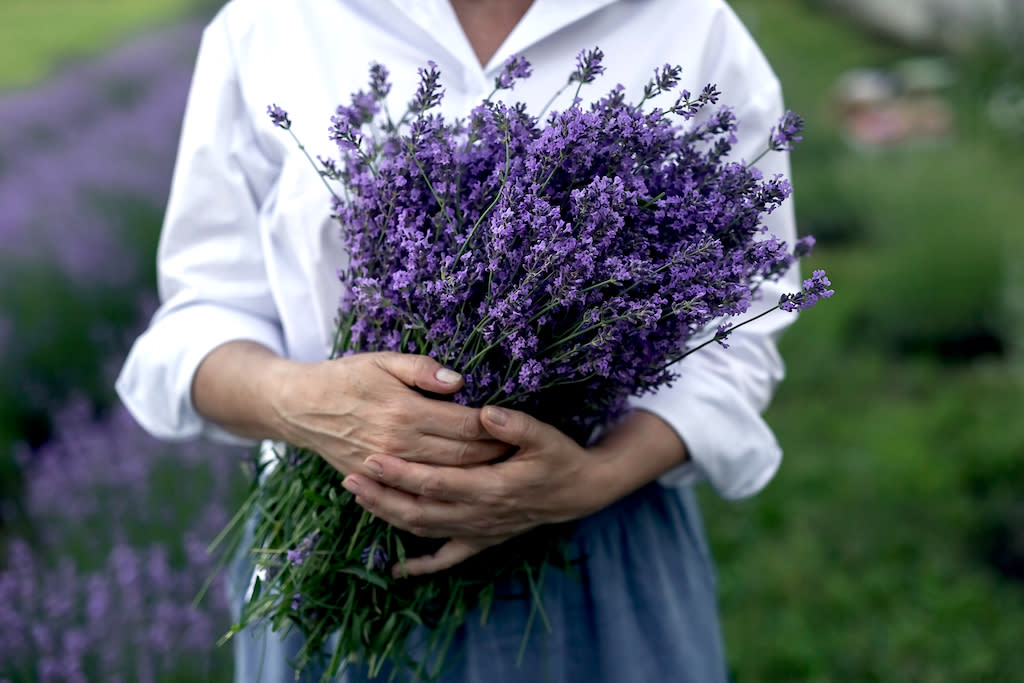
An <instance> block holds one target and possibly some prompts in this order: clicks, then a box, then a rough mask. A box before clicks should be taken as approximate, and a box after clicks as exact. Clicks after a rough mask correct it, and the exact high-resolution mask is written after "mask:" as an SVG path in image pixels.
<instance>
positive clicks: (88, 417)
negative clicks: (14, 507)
mask: <svg viewBox="0 0 1024 683" xmlns="http://www.w3.org/2000/svg"><path fill="white" fill-rule="evenodd" d="M57 425H58V430H57V435H56V437H55V438H54V439H53V440H52V441H51V442H50V443H49V444H48V445H46V446H45V447H44V448H43V449H42V450H41V451H40V452H39V453H36V454H34V455H33V456H32V458H31V464H30V466H29V467H27V469H26V491H25V498H24V500H25V506H26V508H27V510H26V512H27V517H28V520H29V523H30V524H31V525H32V533H31V534H30V535H29V536H28V537H27V538H31V539H32V542H31V544H30V543H29V542H27V541H25V540H21V539H18V538H14V539H10V540H9V541H7V542H6V544H5V545H6V553H4V554H5V555H6V557H7V564H6V566H5V567H4V568H3V569H2V570H0V677H3V676H6V677H8V678H10V679H12V680H16V681H17V680H38V681H40V682H42V681H61V682H64V681H115V680H122V681H140V682H142V681H156V680H159V679H160V677H161V675H167V674H169V673H173V672H177V675H179V676H184V678H179V679H178V680H225V679H226V678H228V677H229V676H230V662H229V661H228V653H227V652H224V651H215V650H214V648H213V643H214V642H215V641H216V638H217V637H218V636H219V635H220V634H221V633H223V631H224V630H226V627H227V625H228V623H229V617H228V606H227V601H226V596H225V593H224V590H223V588H222V586H221V585H220V584H219V583H217V584H216V585H214V587H213V589H212V590H210V591H209V592H208V594H207V598H206V600H205V601H204V602H203V603H202V605H201V606H199V607H193V606H192V602H193V599H194V598H195V596H196V595H197V594H198V593H199V591H200V588H201V587H202V585H203V583H204V581H206V580H207V578H208V577H209V576H211V575H212V574H214V572H215V569H216V567H215V562H214V559H213V558H212V557H211V556H210V555H209V554H208V553H207V552H206V546H207V544H208V543H209V542H210V541H211V540H212V539H213V538H214V536H215V535H216V533H217V532H218V530H219V529H220V528H221V527H222V526H223V525H224V524H225V523H226V521H227V519H228V510H229V509H230V505H231V503H232V501H233V500H234V499H235V498H237V495H238V493H239V485H240V484H241V483H242V477H241V476H240V475H241V467H240V462H241V458H240V453H239V452H238V451H236V450H225V449H223V448H216V447H211V446H203V445H200V444H193V445H190V446H188V447H183V446H181V445H174V446H167V445H164V444H160V443H158V442H156V441H154V440H153V439H152V438H151V437H149V436H147V435H146V434H145V433H144V432H143V431H142V430H141V429H140V428H139V427H138V426H136V424H135V422H134V421H133V420H132V419H131V417H130V416H129V415H128V414H127V413H126V411H124V410H123V409H118V410H115V411H114V413H113V414H112V415H111V416H110V417H109V418H108V419H107V420H105V421H103V422H96V421H94V420H93V416H92V410H91V408H90V407H89V406H88V405H87V404H85V403H81V402H80V403H75V404H73V405H71V406H70V407H69V408H67V409H66V410H64V411H63V412H62V413H61V414H60V415H59V417H58V420H57ZM183 482H187V483H188V485H187V486H183V485H182V483H183Z"/></svg>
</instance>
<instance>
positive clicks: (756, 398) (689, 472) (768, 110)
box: [633, 66, 800, 499]
mask: <svg viewBox="0 0 1024 683" xmlns="http://www.w3.org/2000/svg"><path fill="white" fill-rule="evenodd" d="M763 68H764V69H766V68H767V67H766V66H764V67H763ZM761 75H762V80H761V87H760V88H751V89H750V91H749V96H748V97H747V98H746V99H745V101H744V102H743V104H742V106H740V107H737V112H736V113H737V116H738V118H739V121H740V131H739V134H738V137H739V143H738V144H737V146H736V147H735V148H734V157H735V158H737V159H742V160H745V161H751V160H753V159H755V158H757V157H758V156H759V155H760V154H761V153H762V152H763V150H764V149H765V148H766V147H767V142H768V133H769V129H770V128H771V126H772V125H774V124H775V123H777V122H778V119H779V117H780V116H781V115H782V113H783V111H784V110H783V104H782V95H781V90H780V88H779V86H778V82H777V80H776V79H775V78H774V76H773V75H771V74H770V72H763V73H762V74H761ZM727 76H728V75H725V76H723V78H725V80H731V79H728V77H727ZM720 82H721V81H720ZM757 166H758V168H759V169H760V170H761V171H762V173H763V174H764V177H766V178H768V177H771V176H774V175H776V174H782V175H784V176H786V177H787V178H788V177H790V167H789V157H788V154H786V153H781V152H772V153H769V154H768V155H766V156H765V157H763V158H762V159H761V160H760V161H759V162H758V164H757ZM765 222H766V225H767V227H768V229H769V231H770V232H771V233H772V234H774V235H776V236H778V237H779V238H780V239H782V240H784V241H786V242H787V243H788V244H789V245H790V246H792V245H793V243H794V242H795V240H796V225H795V219H794V215H793V208H792V202H791V201H787V202H785V203H784V204H783V205H782V206H781V207H780V208H778V209H777V210H776V211H774V212H773V213H772V214H770V215H769V216H768V217H767V219H766V221H765ZM799 288H800V275H799V271H798V269H797V268H795V267H794V268H792V269H790V271H789V272H788V273H786V275H785V276H784V277H783V278H782V279H781V280H779V281H777V282H765V283H764V284H763V285H762V286H761V287H760V296H759V298H758V299H756V300H755V301H754V302H753V304H752V305H751V307H750V310H749V311H748V312H747V314H746V315H745V316H742V317H740V318H737V319H734V320H732V321H731V322H733V323H738V322H741V321H742V320H743V319H745V318H752V317H754V316H756V315H757V314H758V313H761V312H763V311H765V310H767V309H769V308H771V307H772V306H774V305H775V304H776V303H778V300H779V296H780V295H781V294H782V293H783V292H793V291H797V290H799ZM795 317H796V316H795V314H793V313H787V312H784V311H774V312H773V313H769V314H768V315H766V316H765V317H763V318H761V319H759V320H757V321H755V322H753V323H751V324H749V325H746V326H744V327H742V328H740V329H738V330H736V331H735V332H734V333H733V334H732V335H731V336H730V337H729V338H728V340H727V343H728V345H729V347H728V348H723V347H721V346H719V345H718V344H709V345H708V346H705V347H704V348H702V349H701V350H700V351H697V352H696V353H693V354H692V355H690V356H687V357H686V358H684V359H683V360H681V361H680V362H679V363H678V364H677V365H676V366H675V368H673V369H674V370H675V371H676V373H677V374H678V379H677V380H676V381H675V382H674V383H673V384H672V385H671V386H668V387H665V388H662V389H660V390H659V391H657V392H655V393H652V394H647V395H644V396H641V397H639V398H636V399H634V401H633V405H634V407H635V408H639V409H643V410H647V411H650V412H652V413H654V414H656V415H658V416H659V417H661V418H662V419H663V420H664V421H665V422H667V423H668V424H669V425H671V426H672V427H673V428H674V429H675V431H676V432H677V434H678V435H679V436H680V438H682V440H683V441H684V443H685V444H686V448H687V453H688V456H689V458H688V461H687V462H686V463H685V464H683V465H681V466H680V467H677V468H675V469H673V470H671V471H670V472H668V473H666V474H665V475H663V476H662V477H661V478H660V479H659V481H660V483H661V484H663V485H666V486H681V485H685V484H690V483H693V482H695V481H700V480H706V481H708V482H710V484H711V485H712V487H713V488H714V489H715V491H717V492H718V494H719V495H721V496H722V497H724V498H729V499H737V498H744V497H747V496H751V495H753V494H755V493H757V492H758V491H760V490H761V489H762V488H763V487H764V486H765V485H766V484H767V483H768V482H769V481H770V480H771V479H772V477H773V476H774V474H775V472H776V471H777V470H778V467H779V464H780V462H781V459H782V449H781V448H780V446H779V443H778V441H777V440H776V438H775V435H774V433H773V432H772V430H771V429H770V428H769V426H768V425H767V424H766V423H765V421H764V419H763V418H762V416H761V413H762V412H763V411H764V409H765V408H767V406H768V404H769V402H770V401H771V398H772V395H773V394H774V391H775V388H776V386H777V385H778V383H779V382H780V381H781V380H782V378H783V376H784V374H785V366H784V364H783V362H782V358H781V356H780V355H779V352H778V349H777V345H776V344H777V341H778V339H779V337H780V336H781V334H782V332H783V331H784V330H785V329H786V328H787V327H788V326H789V325H790V324H792V322H793V321H794V320H795ZM705 338H706V337H705ZM696 341H697V343H699V341H700V340H696Z"/></svg>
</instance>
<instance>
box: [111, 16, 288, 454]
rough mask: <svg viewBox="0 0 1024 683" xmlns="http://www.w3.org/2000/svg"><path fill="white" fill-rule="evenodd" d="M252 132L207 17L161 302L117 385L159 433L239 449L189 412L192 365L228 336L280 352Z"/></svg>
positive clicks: (222, 41)
mask: <svg viewBox="0 0 1024 683" xmlns="http://www.w3.org/2000/svg"><path fill="white" fill-rule="evenodd" d="M253 131H254V129H253V125H252V120H251V118H250V115H249V113H248V112H247V110H246V106H245V102H244V100H243V97H242V92H241V89H240V86H239V83H238V77H237V70H236V68H235V62H234V59H233V55H232V51H231V42H230V40H229V39H228V34H227V28H226V26H225V25H224V22H217V21H215V22H214V23H212V24H211V25H210V26H209V27H208V28H207V30H206V32H205V33H204V35H203V40H202V43H201V46H200V50H199V55H198V59H197V63H196V68H195V73H194V76H193V81H192V86H191V90H190V94H189V99H188V104H187V107H186V113H185V120H184V125H183V128H182V135H181V143H180V147H179V151H178V158H177V162H176V165H175V171H174V176H173V182H172V185H171V192H170V198H169V200H168V206H167V213H166V217H165V221H164V226H163V231H162V233H161V237H160V246H159V250H158V253H157V268H158V286H159V293H160V302H161V304H160V307H159V309H158V310H157V312H156V314H155V315H154V317H153V320H152V322H151V323H150V326H149V328H148V329H147V330H146V331H145V332H144V333H143V334H142V335H141V336H140V337H139V338H138V339H137V340H136V342H135V344H134V345H133V347H132V349H131V351H130V352H129V354H128V357H127V359H126V361H125V364H124V366H123V368H122V370H121V373H120V375H119V377H118V379H117V384H116V388H117V392H118V394H119V396H120V398H121V400H122V401H123V402H124V404H125V405H126V406H127V408H128V410H129V411H130V412H131V413H132V415H133V416H134V417H135V418H136V420H137V421H138V422H139V424H141V425H142V426H143V427H144V428H145V429H146V430H147V431H149V432H150V433H152V434H153V435H154V436H156V437H159V438H163V439H189V438H194V437H197V436H200V435H204V436H209V437H212V438H215V439H218V440H224V441H229V442H235V443H238V442H240V440H239V439H237V438H236V437H233V436H231V435H230V434H228V433H227V432H225V431H224V430H222V429H220V428H218V427H217V426H216V425H213V424H212V423H209V422H208V421H206V420H204V419H203V418H202V417H201V416H200V415H199V414H198V413H197V412H196V411H195V408H194V406H193V404H192V399H191V387H192V378H193V376H194V374H195V371H196V368H197V367H198V366H199V364H200V362H201V361H202V360H203V358H204V357H205V356H206V355H207V354H208V353H209V352H210V351H212V350H213V349H214V348H216V347H217V346H220V345H221V344H224V343H225V342H228V341H232V340H242V339H245V340H252V341H256V342H259V343H260V344H263V345H265V346H267V347H268V348H270V349H272V350H274V351H275V352H277V353H279V354H284V353H285V349H284V342H283V338H282V332H281V325H280V320H279V315H278V312H277V309H276V306H275V303H274V297H273V295H272V291H271V286H270V283H269V279H268V277H267V268H266V264H265V258H264V250H265V249H266V245H265V244H264V243H263V238H262V236H261V231H260V229H259V225H260V207H261V206H262V205H263V204H264V203H265V202H266V201H267V198H268V196H269V195H270V193H271V191H272V188H273V186H274V183H275V178H276V174H277V171H276V168H275V165H274V164H273V163H272V162H271V161H269V160H268V158H267V157H266V155H265V154H264V153H263V152H262V151H261V150H260V148H259V147H258V144H257V142H256V138H255V134H254V132H253Z"/></svg>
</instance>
